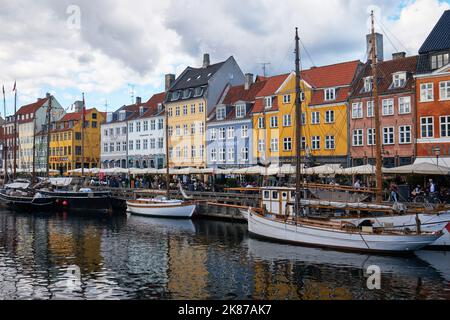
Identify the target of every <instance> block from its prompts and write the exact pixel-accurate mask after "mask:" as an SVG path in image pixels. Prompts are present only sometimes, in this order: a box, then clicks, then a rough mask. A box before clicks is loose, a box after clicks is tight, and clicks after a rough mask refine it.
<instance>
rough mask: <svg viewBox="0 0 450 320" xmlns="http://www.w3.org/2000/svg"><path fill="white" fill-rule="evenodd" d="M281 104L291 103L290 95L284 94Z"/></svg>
mask: <svg viewBox="0 0 450 320" xmlns="http://www.w3.org/2000/svg"><path fill="white" fill-rule="evenodd" d="M283 103H284V104H288V103H291V95H290V94H285V95H284V96H283Z"/></svg>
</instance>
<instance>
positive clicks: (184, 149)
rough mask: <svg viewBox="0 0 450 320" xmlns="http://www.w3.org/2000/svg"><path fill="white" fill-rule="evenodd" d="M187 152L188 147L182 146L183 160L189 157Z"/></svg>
mask: <svg viewBox="0 0 450 320" xmlns="http://www.w3.org/2000/svg"><path fill="white" fill-rule="evenodd" d="M188 153H189V150H188V147H187V146H184V147H183V158H184V159H187V158H188V156H189V154H188Z"/></svg>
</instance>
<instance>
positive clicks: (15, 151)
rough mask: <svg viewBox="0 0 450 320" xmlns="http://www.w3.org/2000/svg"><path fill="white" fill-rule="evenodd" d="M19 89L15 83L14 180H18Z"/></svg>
mask: <svg viewBox="0 0 450 320" xmlns="http://www.w3.org/2000/svg"><path fill="white" fill-rule="evenodd" d="M16 167H17V87H16V84H15V83H14V168H13V180H15V179H16V178H17V168H16Z"/></svg>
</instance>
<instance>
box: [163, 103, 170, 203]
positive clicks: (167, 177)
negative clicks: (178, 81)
mask: <svg viewBox="0 0 450 320" xmlns="http://www.w3.org/2000/svg"><path fill="white" fill-rule="evenodd" d="M164 118H165V122H166V123H165V135H166V187H167V199H170V169H169V111H168V110H167V108H166V107H165V106H164Z"/></svg>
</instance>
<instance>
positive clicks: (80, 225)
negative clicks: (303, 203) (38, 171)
mask: <svg viewBox="0 0 450 320" xmlns="http://www.w3.org/2000/svg"><path fill="white" fill-rule="evenodd" d="M370 266H377V267H379V269H380V270H381V277H380V280H381V282H380V289H379V290H369V289H368V287H367V280H368V279H367V275H366V272H367V268H368V267H370ZM0 299H289V300H291V299H305V300H311V299H446V300H449V299H450V253H446V252H434V251H421V252H418V253H417V254H416V256H412V257H386V256H370V255H364V254H355V253H341V252H335V251H326V250H320V249H312V248H302V247H295V246H289V245H280V244H275V243H271V242H265V241H260V240H255V239H252V238H250V237H249V236H248V233H247V226H246V225H245V224H233V223H227V222H217V221H206V220H200V221H180V220H161V219H151V218H145V217H135V216H131V217H101V216H97V217H93V216H79V215H73V216H72V215H68V214H34V215H31V214H18V213H16V214H14V213H12V212H7V211H2V212H0Z"/></svg>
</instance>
